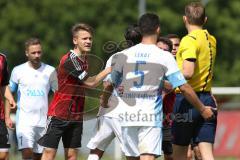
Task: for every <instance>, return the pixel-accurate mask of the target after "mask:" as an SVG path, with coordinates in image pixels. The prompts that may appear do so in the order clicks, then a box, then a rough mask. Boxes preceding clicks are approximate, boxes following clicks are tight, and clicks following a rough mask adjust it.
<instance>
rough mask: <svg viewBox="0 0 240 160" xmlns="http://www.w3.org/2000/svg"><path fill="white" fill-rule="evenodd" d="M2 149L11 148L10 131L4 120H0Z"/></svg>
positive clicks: (0, 144) (0, 146) (0, 143)
mask: <svg viewBox="0 0 240 160" xmlns="http://www.w3.org/2000/svg"><path fill="white" fill-rule="evenodd" d="M0 148H10V143H9V135H8V130H7V127H6V124H5V121H4V120H0Z"/></svg>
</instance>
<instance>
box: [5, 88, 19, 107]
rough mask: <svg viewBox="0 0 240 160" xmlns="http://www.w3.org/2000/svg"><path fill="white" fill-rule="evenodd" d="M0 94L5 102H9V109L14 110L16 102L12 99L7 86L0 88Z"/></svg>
mask: <svg viewBox="0 0 240 160" xmlns="http://www.w3.org/2000/svg"><path fill="white" fill-rule="evenodd" d="M1 93H2V94H3V95H4V97H5V98H6V100H7V101H8V102H9V104H10V108H15V107H16V102H15V100H14V98H13V95H12V93H11V90H10V88H9V86H3V87H1Z"/></svg>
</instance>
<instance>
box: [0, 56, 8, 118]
mask: <svg viewBox="0 0 240 160" xmlns="http://www.w3.org/2000/svg"><path fill="white" fill-rule="evenodd" d="M8 83H9V73H8V68H7V60H6V56H5V55H3V54H1V53H0V85H1V87H3V86H6V85H8ZM1 94H3V93H1ZM2 97H3V95H1V96H0V119H1V120H3V119H4V100H3V99H2Z"/></svg>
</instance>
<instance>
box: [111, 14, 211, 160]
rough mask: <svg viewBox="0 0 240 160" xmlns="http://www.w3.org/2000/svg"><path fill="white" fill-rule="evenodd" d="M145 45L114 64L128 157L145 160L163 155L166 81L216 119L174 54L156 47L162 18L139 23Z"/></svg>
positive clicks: (144, 17)
mask: <svg viewBox="0 0 240 160" xmlns="http://www.w3.org/2000/svg"><path fill="white" fill-rule="evenodd" d="M139 27H140V31H141V34H142V36H143V38H142V42H141V43H140V44H138V45H135V46H133V47H131V48H129V49H127V50H124V51H122V53H121V54H117V55H115V56H114V57H113V60H112V72H111V79H112V83H113V85H114V87H116V88H117V87H118V86H122V87H123V88H124V90H123V92H122V93H121V94H118V96H119V97H120V98H121V100H120V101H117V102H116V103H115V105H117V104H118V103H119V105H120V106H121V107H122V110H121V111H122V113H121V114H119V118H120V122H121V126H122V136H123V145H124V150H125V154H126V153H127V154H128V155H129V156H133V157H136V158H138V157H139V156H140V159H141V160H154V159H155V158H156V157H157V156H159V155H161V142H162V134H161V127H162V98H161V92H160V90H161V89H162V86H163V85H162V83H163V79H164V78H165V77H166V78H167V79H168V80H169V82H170V83H171V84H172V86H173V88H176V87H179V88H180V90H181V91H182V92H183V93H184V95H185V96H186V98H187V99H188V100H189V101H190V102H191V103H192V104H193V105H194V106H195V107H196V109H197V110H198V111H199V112H201V115H202V116H203V117H204V118H205V119H209V118H210V117H212V115H213V112H212V110H211V107H208V106H204V105H203V104H202V103H201V102H200V100H199V99H198V98H197V95H196V94H195V92H194V91H193V90H192V88H191V87H190V86H189V85H188V84H187V83H186V81H185V79H184V77H183V75H182V74H181V72H180V70H179V69H178V67H177V64H176V62H175V60H174V58H173V56H172V55H171V54H169V53H168V52H165V51H163V50H161V49H159V48H158V47H157V46H156V43H157V37H158V34H159V33H160V21H159V17H158V16H157V15H155V14H151V13H146V14H144V15H142V16H141V17H140V19H139Z"/></svg>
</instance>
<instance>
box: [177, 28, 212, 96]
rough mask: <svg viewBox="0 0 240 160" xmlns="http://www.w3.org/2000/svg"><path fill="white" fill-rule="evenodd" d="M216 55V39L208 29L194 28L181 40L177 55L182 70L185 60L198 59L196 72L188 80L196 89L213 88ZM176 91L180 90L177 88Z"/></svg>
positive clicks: (205, 90)
mask: <svg viewBox="0 0 240 160" xmlns="http://www.w3.org/2000/svg"><path fill="white" fill-rule="evenodd" d="M215 57H216V39H215V38H214V37H213V36H212V35H210V34H209V33H208V31H207V30H194V31H192V32H191V33H189V34H188V35H186V36H185V37H184V38H183V39H182V40H181V42H180V46H179V49H178V52H177V55H176V58H177V63H178V67H179V68H180V70H181V71H182V69H183V66H182V65H183V61H184V60H186V59H196V62H195V70H194V74H193V76H192V78H191V79H190V80H188V83H189V84H190V85H191V86H192V87H193V89H194V91H196V92H208V91H210V90H211V86H212V78H213V66H214V62H215ZM176 92H180V91H179V90H176Z"/></svg>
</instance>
